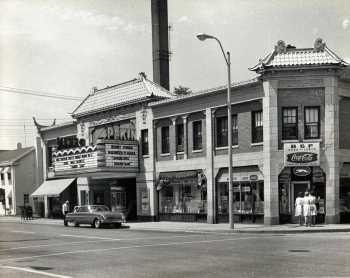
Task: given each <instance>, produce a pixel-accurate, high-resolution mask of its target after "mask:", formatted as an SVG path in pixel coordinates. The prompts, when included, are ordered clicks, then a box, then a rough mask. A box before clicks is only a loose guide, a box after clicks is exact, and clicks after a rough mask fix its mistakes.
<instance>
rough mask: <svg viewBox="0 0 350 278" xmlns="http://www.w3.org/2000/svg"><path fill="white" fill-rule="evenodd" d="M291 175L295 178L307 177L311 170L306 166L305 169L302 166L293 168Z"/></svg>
mask: <svg viewBox="0 0 350 278" xmlns="http://www.w3.org/2000/svg"><path fill="white" fill-rule="evenodd" d="M293 173H294V175H296V176H299V177H305V176H308V175H310V174H311V168H310V167H308V166H306V167H303V166H299V167H294V168H293Z"/></svg>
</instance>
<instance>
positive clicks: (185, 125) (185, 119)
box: [182, 115, 188, 159]
mask: <svg viewBox="0 0 350 278" xmlns="http://www.w3.org/2000/svg"><path fill="white" fill-rule="evenodd" d="M187 117H188V115H184V116H182V123H183V125H184V159H187V153H188V148H187V146H188V145H187V137H188V136H187Z"/></svg>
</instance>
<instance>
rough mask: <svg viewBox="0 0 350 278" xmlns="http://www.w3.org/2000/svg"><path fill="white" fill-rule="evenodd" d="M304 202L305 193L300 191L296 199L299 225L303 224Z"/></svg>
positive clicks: (296, 214) (296, 213)
mask: <svg viewBox="0 0 350 278" xmlns="http://www.w3.org/2000/svg"><path fill="white" fill-rule="evenodd" d="M303 203H304V198H303V193H302V192H299V193H298V197H297V198H296V199H295V216H297V217H298V218H299V225H300V226H302V225H303V219H302V216H303Z"/></svg>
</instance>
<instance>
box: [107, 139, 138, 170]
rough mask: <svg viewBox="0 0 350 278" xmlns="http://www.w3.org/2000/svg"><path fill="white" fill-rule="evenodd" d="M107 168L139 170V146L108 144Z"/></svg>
mask: <svg viewBox="0 0 350 278" xmlns="http://www.w3.org/2000/svg"><path fill="white" fill-rule="evenodd" d="M105 152H106V167H121V168H138V167H139V164H138V163H139V160H138V146H137V145H136V144H133V145H129V144H120V143H119V144H107V143H106V148H105Z"/></svg>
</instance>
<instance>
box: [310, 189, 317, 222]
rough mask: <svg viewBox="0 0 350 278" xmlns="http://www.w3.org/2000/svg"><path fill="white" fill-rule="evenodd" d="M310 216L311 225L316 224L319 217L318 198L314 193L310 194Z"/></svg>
mask: <svg viewBox="0 0 350 278" xmlns="http://www.w3.org/2000/svg"><path fill="white" fill-rule="evenodd" d="M310 215H311V224H310V225H315V224H316V215H317V207H316V197H315V194H314V192H313V191H311V192H310Z"/></svg>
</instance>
